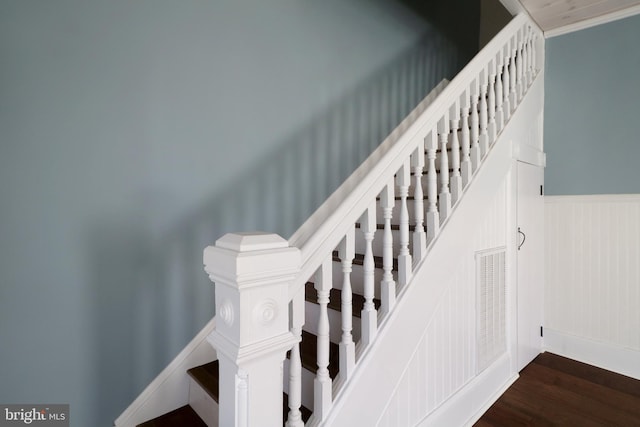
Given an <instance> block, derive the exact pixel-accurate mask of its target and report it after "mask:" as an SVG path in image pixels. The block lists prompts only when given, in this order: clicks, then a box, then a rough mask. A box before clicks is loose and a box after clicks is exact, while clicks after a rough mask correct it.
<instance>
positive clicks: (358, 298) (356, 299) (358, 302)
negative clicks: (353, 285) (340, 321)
mask: <svg viewBox="0 0 640 427" xmlns="http://www.w3.org/2000/svg"><path fill="white" fill-rule="evenodd" d="M351 295H352V300H351V305H352V307H353V315H354V316H355V317H358V318H359V317H360V316H361V312H362V308H363V307H364V296H362V295H360V294H356V293H352V294H351ZM304 298H305V300H306V301H308V302H310V303H313V304H317V303H318V291H316V288H314V286H313V283H311V282H307V284H306V285H305V290H304ZM373 304H374V305H375V307H376V309H378V308H380V300H379V299H376V298H374V299H373ZM328 307H329V308H330V309H331V310H335V311H342V291H341V290H340V289H336V288H333V289H331V291H329V304H328Z"/></svg>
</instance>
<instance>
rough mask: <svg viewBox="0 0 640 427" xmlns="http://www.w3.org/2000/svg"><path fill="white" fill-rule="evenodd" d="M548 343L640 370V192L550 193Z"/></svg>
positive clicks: (604, 363)
mask: <svg viewBox="0 0 640 427" xmlns="http://www.w3.org/2000/svg"><path fill="white" fill-rule="evenodd" d="M545 224H546V231H545V265H546V272H545V336H544V345H545V348H546V349H547V350H548V351H551V352H553V353H557V354H560V355H563V356H567V357H570V358H573V359H576V360H579V361H582V362H585V363H590V364H593V365H596V366H599V367H602V368H605V369H609V370H613V371H616V372H619V373H622V374H625V375H628V376H632V377H634V378H640V195H639V194H629V195H627V194H625V195H590V196H547V197H545Z"/></svg>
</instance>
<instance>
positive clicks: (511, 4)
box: [500, 0, 528, 16]
mask: <svg viewBox="0 0 640 427" xmlns="http://www.w3.org/2000/svg"><path fill="white" fill-rule="evenodd" d="M500 3H502V5H503V6H504V8H505V9H507V10H508V11H509V13H510V14H512V15H513V16H515V15H517V14H519V13H528V12H527V9H525V8H524V6H523V5H522V3H520V2H519V1H518V0H500Z"/></svg>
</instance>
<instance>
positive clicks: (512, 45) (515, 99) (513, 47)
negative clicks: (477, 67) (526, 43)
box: [509, 37, 518, 113]
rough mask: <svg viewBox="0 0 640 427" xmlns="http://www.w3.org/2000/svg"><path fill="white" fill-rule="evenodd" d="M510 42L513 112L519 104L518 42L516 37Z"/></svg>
mask: <svg viewBox="0 0 640 427" xmlns="http://www.w3.org/2000/svg"><path fill="white" fill-rule="evenodd" d="M509 43H510V49H511V61H510V62H509V64H510V65H509V106H510V107H511V113H513V112H514V111H515V109H516V106H517V105H518V93H517V86H518V85H517V80H518V71H517V70H516V62H517V58H516V56H517V43H516V40H515V38H514V37H512V38H511V40H510V41H509Z"/></svg>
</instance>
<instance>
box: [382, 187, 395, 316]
mask: <svg viewBox="0 0 640 427" xmlns="http://www.w3.org/2000/svg"><path fill="white" fill-rule="evenodd" d="M394 204H395V193H394V183H393V180H392V181H391V183H389V184H387V186H386V187H385V188H384V190H382V193H380V206H381V207H382V214H383V217H384V233H383V236H382V239H383V240H382V270H383V274H382V283H381V286H380V297H381V299H382V301H381V306H380V311H381V312H382V314H383V315H384V314H387V313H389V312H391V309H392V308H393V306H394V305H395V303H396V283H395V281H394V280H393V273H392V270H393V234H392V233H391V217H392V215H393V206H394Z"/></svg>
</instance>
